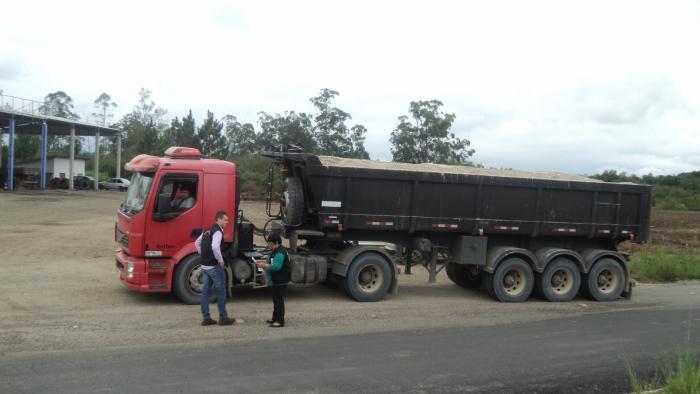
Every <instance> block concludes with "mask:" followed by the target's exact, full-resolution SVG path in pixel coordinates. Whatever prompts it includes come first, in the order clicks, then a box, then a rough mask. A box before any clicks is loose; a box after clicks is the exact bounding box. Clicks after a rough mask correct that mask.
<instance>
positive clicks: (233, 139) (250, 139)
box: [223, 115, 260, 157]
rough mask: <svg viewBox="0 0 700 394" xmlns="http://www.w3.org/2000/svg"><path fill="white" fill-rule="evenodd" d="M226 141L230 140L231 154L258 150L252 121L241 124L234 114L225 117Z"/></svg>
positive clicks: (243, 153) (229, 151)
mask: <svg viewBox="0 0 700 394" xmlns="http://www.w3.org/2000/svg"><path fill="white" fill-rule="evenodd" d="M223 122H224V125H225V126H224V130H225V135H226V141H227V142H228V148H227V150H228V154H227V157H230V156H240V155H247V154H251V153H255V152H258V151H259V150H260V148H259V147H258V144H257V135H256V134H255V128H254V127H253V125H252V124H250V123H243V124H241V123H240V122H239V121H238V119H237V118H236V117H235V116H233V115H226V116H224V118H223Z"/></svg>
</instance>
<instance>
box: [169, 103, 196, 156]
mask: <svg viewBox="0 0 700 394" xmlns="http://www.w3.org/2000/svg"><path fill="white" fill-rule="evenodd" d="M163 139H164V144H165V145H166V146H188V147H191V148H201V146H200V143H199V137H198V136H197V134H196V129H195V120H194V117H193V116H192V110H190V111H189V113H188V114H187V116H185V117H184V118H182V121H180V119H179V118H178V117H175V118H174V119H173V120H172V121H171V122H170V127H168V128H167V129H166V130H165V132H164V135H163Z"/></svg>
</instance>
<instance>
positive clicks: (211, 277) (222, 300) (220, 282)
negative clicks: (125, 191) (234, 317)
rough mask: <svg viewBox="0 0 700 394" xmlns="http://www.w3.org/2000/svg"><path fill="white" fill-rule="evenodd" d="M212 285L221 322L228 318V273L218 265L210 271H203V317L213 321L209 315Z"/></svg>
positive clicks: (201, 303)
mask: <svg viewBox="0 0 700 394" xmlns="http://www.w3.org/2000/svg"><path fill="white" fill-rule="evenodd" d="M212 285H213V286H214V288H215V289H216V305H217V306H218V307H219V320H221V319H225V318H226V317H228V315H227V314H226V272H224V269H223V268H221V266H220V265H219V264H217V265H216V266H215V267H214V268H212V269H210V270H205V269H202V300H201V302H200V306H201V307H202V308H201V309H202V317H203V318H204V319H205V320H206V319H211V315H210V314H209V297H210V295H211V287H212Z"/></svg>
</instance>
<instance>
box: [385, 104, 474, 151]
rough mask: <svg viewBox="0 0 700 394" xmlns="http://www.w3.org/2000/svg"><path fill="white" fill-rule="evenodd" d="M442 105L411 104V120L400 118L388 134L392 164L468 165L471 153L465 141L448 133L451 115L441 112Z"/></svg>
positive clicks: (406, 117) (403, 116) (452, 115)
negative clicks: (389, 136)
mask: <svg viewBox="0 0 700 394" xmlns="http://www.w3.org/2000/svg"><path fill="white" fill-rule="evenodd" d="M442 105H443V104H442V102H440V101H438V100H430V101H412V102H411V105H410V108H409V112H410V115H411V118H409V117H408V116H405V115H402V116H400V117H399V119H398V120H399V124H398V125H397V126H396V129H394V131H393V132H392V133H391V138H390V141H391V144H392V148H391V153H392V154H393V160H394V161H398V162H404V163H442V164H471V163H469V161H468V159H469V157H471V156H472V155H473V154H474V149H469V148H468V147H469V140H467V139H460V138H457V137H455V135H454V133H450V128H451V127H452V123H453V122H454V120H455V115H454V114H447V113H444V112H441V111H440V107H442ZM411 120H412V121H413V122H411Z"/></svg>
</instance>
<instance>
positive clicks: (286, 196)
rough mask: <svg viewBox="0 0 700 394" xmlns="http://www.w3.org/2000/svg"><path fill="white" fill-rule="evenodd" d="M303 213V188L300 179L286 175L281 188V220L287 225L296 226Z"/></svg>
mask: <svg viewBox="0 0 700 394" xmlns="http://www.w3.org/2000/svg"><path fill="white" fill-rule="evenodd" d="M303 214H304V188H303V187H302V186H301V179H299V178H297V177H287V178H285V179H284V189H283V190H282V221H283V222H284V224H286V225H288V226H298V225H300V224H301V218H302V215H303Z"/></svg>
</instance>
